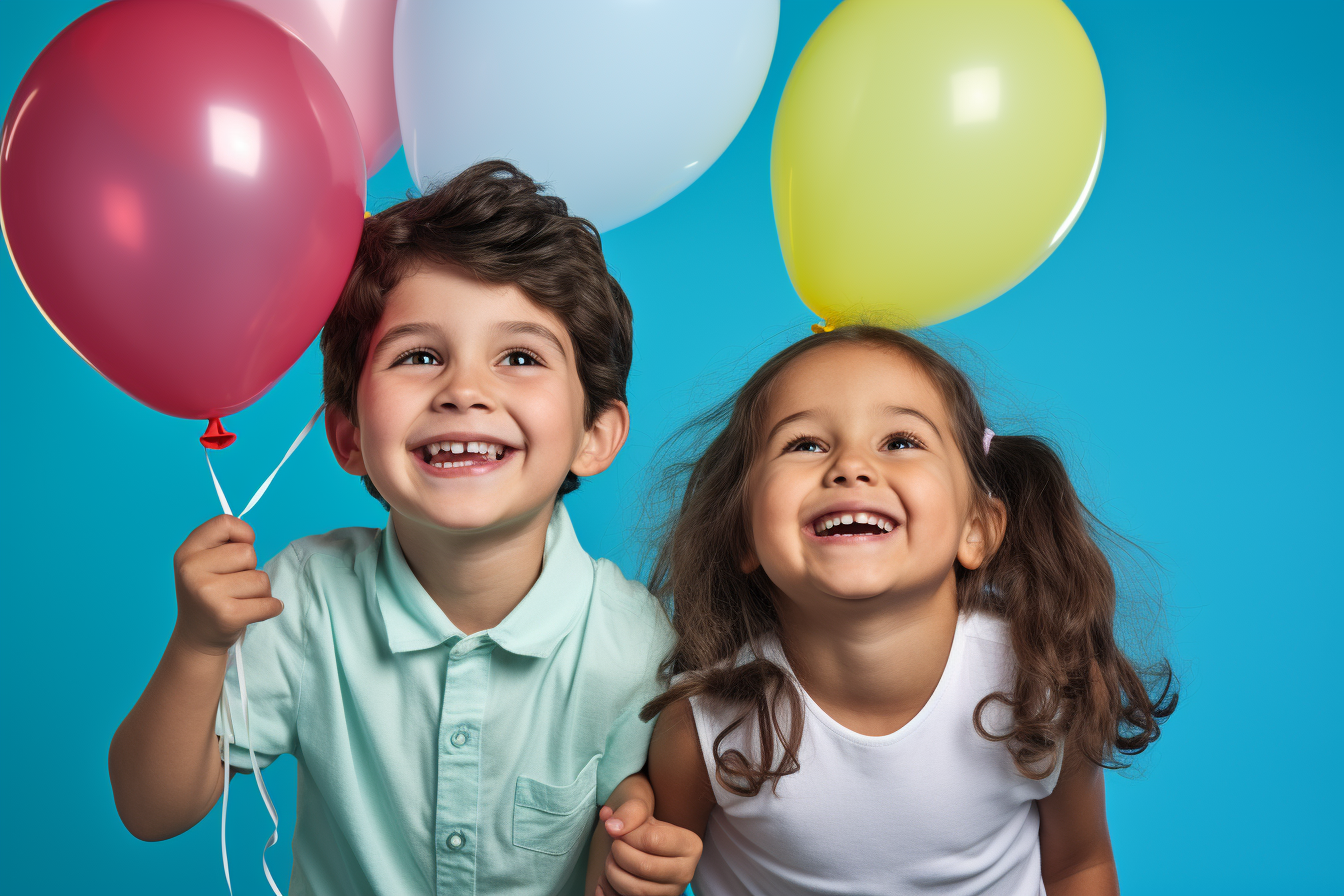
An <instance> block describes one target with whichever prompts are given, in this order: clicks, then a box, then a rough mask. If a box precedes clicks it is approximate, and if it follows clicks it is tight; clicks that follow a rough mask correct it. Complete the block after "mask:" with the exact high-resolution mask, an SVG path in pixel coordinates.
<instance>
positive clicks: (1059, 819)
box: [1036, 746, 1120, 896]
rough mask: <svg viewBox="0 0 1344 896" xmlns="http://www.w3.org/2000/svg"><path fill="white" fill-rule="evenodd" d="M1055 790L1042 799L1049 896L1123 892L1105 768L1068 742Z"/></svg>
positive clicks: (1043, 865)
mask: <svg viewBox="0 0 1344 896" xmlns="http://www.w3.org/2000/svg"><path fill="white" fill-rule="evenodd" d="M1063 762H1064V767H1063V768H1062V769H1061V770H1060V774H1059V781H1058V782H1057V783H1056V784H1055V789H1054V791H1052V792H1051V794H1050V795H1049V796H1047V797H1046V798H1045V799H1043V800H1039V801H1038V802H1037V804H1036V805H1037V808H1038V809H1039V811H1040V814H1041V833H1040V838H1041V880H1042V882H1043V883H1044V884H1045V891H1046V892H1047V893H1048V894H1049V896H1072V894H1078V896H1119V893H1120V881H1119V878H1118V877H1117V875H1116V870H1115V857H1114V856H1113V855H1112V853H1111V835H1110V831H1109V830H1108V829H1107V827H1106V782H1105V780H1104V779H1103V777H1102V770H1101V768H1099V767H1098V766H1095V765H1093V764H1092V763H1090V762H1088V761H1087V760H1085V759H1082V758H1081V757H1075V756H1073V755H1071V754H1070V753H1069V751H1068V748H1067V746H1066V747H1065V755H1064V760H1063Z"/></svg>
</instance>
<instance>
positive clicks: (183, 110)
mask: <svg viewBox="0 0 1344 896" xmlns="http://www.w3.org/2000/svg"><path fill="white" fill-rule="evenodd" d="M364 183H365V181H364V157H363V153H362V151H361V149H360V140H359V134H358V132H357V130H356V128H355V122H354V118H353V117H352V116H351V114H350V110H349V108H348V107H347V106H346V103H345V100H344V98H343V97H342V96H341V91H340V88H338V87H337V86H336V82H335V81H334V80H333V79H332V77H331V75H330V74H328V73H327V70H326V69H325V68H324V67H323V66H322V63H321V62H320V61H318V58H317V57H316V56H315V55H313V53H312V51H310V50H309V49H308V48H307V47H306V46H304V44H303V42H302V41H300V40H299V39H298V38H296V37H294V36H293V35H292V34H290V33H289V32H288V31H286V30H284V29H283V28H281V27H280V26H278V25H276V24H275V23H274V22H272V21H271V20H270V19H268V18H266V17H265V16H263V15H261V14H260V13H257V12H255V11H253V10H251V9H249V8H247V7H245V6H243V5H241V4H237V3H233V2H230V0H114V2H111V3H107V4H106V5H103V6H100V7H98V8H96V9H94V10H93V11H92V12H90V13H88V14H87V15H85V16H83V17H81V18H80V19H78V20H76V21H75V22H74V23H73V24H71V25H70V26H69V27H68V28H66V29H65V30H64V31H62V32H61V33H60V34H58V35H57V36H56V38H55V40H53V41H52V42H51V43H50V44H49V45H48V46H47V48H46V49H44V50H43V51H42V53H41V54H39V55H38V57H37V59H36V60H35V61H34V62H33V64H32V67H31V68H29V69H28V73H27V74H26V75H25V76H24V78H23V81H22V82H20V84H19V89H18V91H17V92H16V93H15V94H14V99H13V102H12V103H11V104H10V107H9V113H8V114H7V115H6V116H5V125H4V131H3V132H0V224H3V227H4V234H5V239H6V242H7V243H8V246H9V250H10V253H11V254H12V256H13V258H14V264H15V266H16V267H17V268H18V270H19V273H20V275H21V276H22V277H23V280H24V283H25V285H26V286H27V287H28V291H29V293H30V294H31V295H32V296H33V301H34V302H36V303H37V305H38V307H39V308H40V309H41V311H42V313H43V314H44V315H45V316H46V318H47V320H48V321H49V322H50V323H51V325H52V326H53V327H54V328H55V329H56V331H57V332H58V333H60V334H61V336H62V337H63V338H64V339H65V340H66V342H68V343H70V345H71V346H72V347H73V348H74V349H75V350H76V351H78V352H79V353H80V355H81V356H82V357H83V358H84V359H85V360H86V361H88V362H89V363H90V364H91V365H93V367H94V368H95V369H96V370H98V371H99V372H100V373H102V374H103V375H104V376H105V377H107V378H108V379H109V380H111V381H112V382H113V383H115V384H116V385H118V386H119V387H121V388H122V389H123V390H125V391H126V392H128V393H129V394H130V395H132V396H133V397H134V398H136V399H138V400H140V401H142V402H144V403H145V404H147V405H149V406H150V407H152V408H154V409H155V410H159V411H162V412H164V413H166V414H173V415H176V416H179V417H194V418H201V419H208V418H211V417H221V416H223V415H225V414H229V413H232V412H234V411H238V410H240V409H242V408H244V407H246V406H247V405H249V404H251V403H252V402H253V401H256V400H257V398H259V397H260V396H261V395H262V394H263V393H264V392H265V391H266V390H267V389H269V388H270V387H271V386H272V385H274V383H275V382H276V380H278V379H279V378H280V376H281V375H282V374H283V373H284V372H285V371H286V370H287V369H288V368H289V367H290V365H292V364H293V363H294V362H295V361H296V360H298V357H299V355H301V354H302V353H303V351H304V349H305V348H306V347H307V346H308V345H309V344H310V343H311V342H312V341H313V337H314V336H316V335H317V333H318V331H319V330H320V329H321V327H322V324H323V323H324V322H325V321H326V319H327V315H328V314H329V313H330V312H331V308H332V306H333V305H334V304H335V302H336V298H337V296H338V295H339V293H340V290H341V286H342V285H343V284H344V282H345V278H346V275H347V274H348V273H349V270H350V265H351V262H352V261H353V259H354V256H355V249H356V248H357V246H358V244H359V237H360V232H361V230H362V227H363V210H364Z"/></svg>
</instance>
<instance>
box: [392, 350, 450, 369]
mask: <svg viewBox="0 0 1344 896" xmlns="http://www.w3.org/2000/svg"><path fill="white" fill-rule="evenodd" d="M437 363H439V359H438V358H437V357H436V356H435V355H434V353H433V352H431V351H428V350H426V349H423V348H413V349H411V350H410V351H408V352H403V353H402V354H401V355H399V356H398V357H397V360H396V361H393V362H392V364H393V366H394V367H395V366H396V365H398V364H409V365H418V364H437Z"/></svg>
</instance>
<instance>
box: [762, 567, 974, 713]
mask: <svg viewBox="0 0 1344 896" xmlns="http://www.w3.org/2000/svg"><path fill="white" fill-rule="evenodd" d="M779 606H780V640H781V642H782V643H783V646H784V651H785V653H786V655H787V656H788V659H789V664H790V665H791V666H792V667H793V670H794V674H796V675H797V676H798V680H799V682H800V683H801V684H802V685H803V687H804V689H806V691H807V693H808V696H810V697H811V698H812V699H813V701H815V702H816V704H817V705H818V706H820V707H821V708H822V709H823V710H824V711H825V712H826V714H827V715H829V716H830V717H831V718H832V719H834V720H835V721H836V722H838V723H840V724H841V725H844V726H845V727H846V728H848V729H850V730H851V731H855V732H857V733H859V734H866V735H870V736H881V735H885V734H891V733H892V732H893V731H896V730H898V729H900V728H902V727H904V726H905V724H906V723H907V722H909V721H910V720H911V719H913V718H914V717H915V716H916V715H917V714H918V713H919V711H920V710H921V709H923V708H924V704H926V703H928V701H929V698H930V697H932V696H933V692H934V690H935V689H936V688H937V687H938V682H939V681H941V680H942V676H943V670H944V669H945V668H946V666H947V659H948V656H949V655H950V654H951V651H952V639H953V636H954V635H955V634H956V628H957V589H956V578H955V575H954V574H953V573H949V575H948V577H947V579H946V580H945V581H944V582H943V583H942V584H941V585H940V586H939V587H938V588H937V589H936V590H935V591H934V592H933V593H931V594H924V595H914V596H912V595H901V596H896V597H888V596H883V597H875V598H870V599H869V600H867V601H842V602H840V605H838V606H834V607H827V608H825V611H824V612H820V613H816V614H806V615H805V614H803V613H802V612H800V611H799V609H798V606H797V604H794V603H792V602H790V601H780V602H779Z"/></svg>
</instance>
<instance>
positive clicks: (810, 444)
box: [784, 438, 826, 453]
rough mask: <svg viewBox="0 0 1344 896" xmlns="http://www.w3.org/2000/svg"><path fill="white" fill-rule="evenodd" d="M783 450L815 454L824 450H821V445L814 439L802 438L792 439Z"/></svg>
mask: <svg viewBox="0 0 1344 896" xmlns="http://www.w3.org/2000/svg"><path fill="white" fill-rule="evenodd" d="M784 450H785V451H807V452H814V453H815V452H818V451H825V450H826V449H825V448H823V447H822V446H821V443H820V442H818V441H817V440H816V439H807V438H803V439H794V440H793V441H792V442H790V443H789V444H788V445H786V446H785V448H784Z"/></svg>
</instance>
